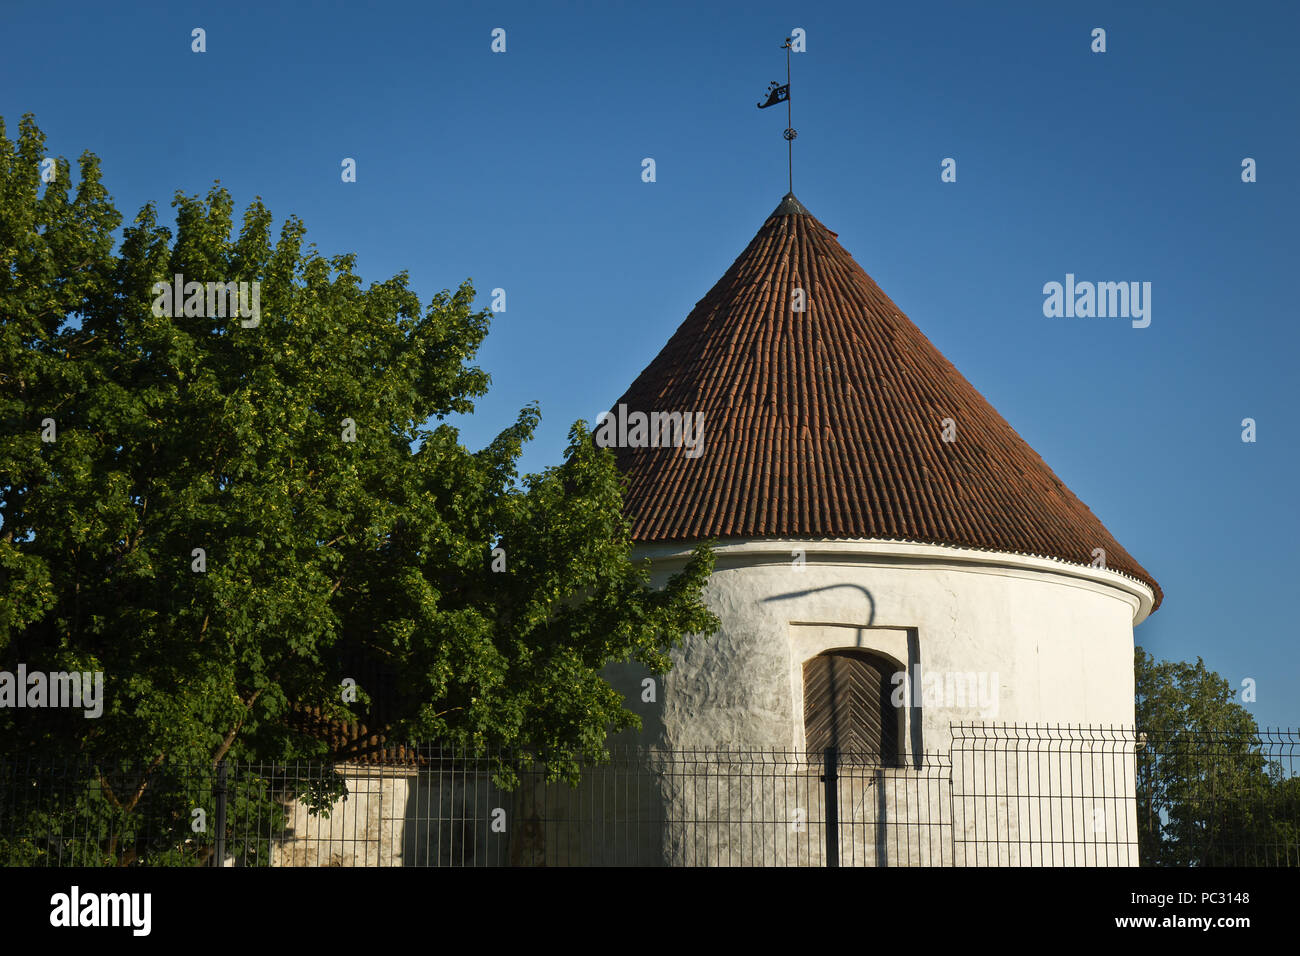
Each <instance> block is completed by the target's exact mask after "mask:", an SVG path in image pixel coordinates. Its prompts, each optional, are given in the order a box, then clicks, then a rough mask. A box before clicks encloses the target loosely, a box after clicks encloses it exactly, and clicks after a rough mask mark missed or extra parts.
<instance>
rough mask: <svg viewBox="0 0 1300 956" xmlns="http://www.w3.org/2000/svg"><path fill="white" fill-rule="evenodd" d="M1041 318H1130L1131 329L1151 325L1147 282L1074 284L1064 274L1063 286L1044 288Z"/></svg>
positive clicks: (1071, 276)
mask: <svg viewBox="0 0 1300 956" xmlns="http://www.w3.org/2000/svg"><path fill="white" fill-rule="evenodd" d="M1043 295H1044V296H1046V298H1045V299H1044V300H1043V315H1045V316H1047V317H1048V318H1049V319H1059V318H1062V317H1064V318H1067V319H1074V318H1079V319H1090V318H1094V317H1095V318H1098V319H1108V318H1114V319H1132V320H1133V328H1135V329H1145V328H1146V327H1147V326H1148V325H1150V324H1151V283H1150V282H1075V281H1074V273H1073V272H1067V273H1066V274H1065V284H1064V285H1062V284H1061V283H1060V282H1048V283H1047V284H1046V285H1044V286H1043Z"/></svg>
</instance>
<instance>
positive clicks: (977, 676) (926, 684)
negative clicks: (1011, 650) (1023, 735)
mask: <svg viewBox="0 0 1300 956" xmlns="http://www.w3.org/2000/svg"><path fill="white" fill-rule="evenodd" d="M890 683H891V684H893V685H894V690H893V693H892V694H891V695H890V698H889V702H890V703H891V704H893V705H894V706H895V707H906V706H908V705H909V704H910V705H911V706H913V707H972V708H978V709H979V712H980V716H981V717H985V718H988V717H996V716H997V714H998V696H999V695H998V690H999V686H998V672H997V671H992V672H990V671H922V669H921V665H920V664H914V665H912V673H911V680H910V681H908V673H907V671H895V672H894V674H893V676H892V677H891V678H890ZM909 684H910V686H909ZM909 696H910V697H911V700H910V701H909V700H908V697H909Z"/></svg>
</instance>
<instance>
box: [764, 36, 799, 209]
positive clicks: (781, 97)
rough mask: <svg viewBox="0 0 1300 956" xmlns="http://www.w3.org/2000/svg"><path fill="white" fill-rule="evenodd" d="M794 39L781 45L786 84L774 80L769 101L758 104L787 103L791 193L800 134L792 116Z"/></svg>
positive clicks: (789, 39) (768, 97) (786, 122)
mask: <svg viewBox="0 0 1300 956" xmlns="http://www.w3.org/2000/svg"><path fill="white" fill-rule="evenodd" d="M793 41H794V38H793V37H786V38H785V43H784V44H783V45H782V47H781V49H783V50H785V86H777V85H776V80H773V81H772V82H771V83H769V84H768V87H767V102H766V103H759V104H758V108H759V109H760V110H765V109H767V108H768V107H769V106H775V105H776V104H777V103H782V102H784V103H785V142H786V146H787V147H788V151H789V165H790V194H791V195H793V194H794V138H795V137H796V136H798V135H799V134H798V133H796V132H795V131H794V124H793V122H792V121H791V118H790V48H791V44H792V43H793Z"/></svg>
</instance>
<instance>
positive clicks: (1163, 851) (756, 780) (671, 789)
mask: <svg viewBox="0 0 1300 956" xmlns="http://www.w3.org/2000/svg"><path fill="white" fill-rule="evenodd" d="M1297 745H1300V732H1297V731H1293V730H1288V731H1266V732H1263V733H1261V734H1257V735H1255V736H1253V737H1251V738H1226V737H1213V736H1205V735H1199V736H1198V735H1187V734H1183V735H1156V734H1143V733H1135V732H1134V731H1132V730H1131V729H1123V728H1101V727H1098V728H1089V727H1077V726H1075V727H1063V726H1058V727H1045V726H1032V725H1002V724H955V725H953V726H952V727H951V746H950V748H949V749H948V750H947V751H946V752H938V753H928V754H920V755H902V756H901V757H900V758H899V759H898V760H897V761H890V762H889V763H888V764H885V763H882V762H881V761H880V760H879V759H874V760H873V759H870V758H869V757H868V756H867V755H863V754H844V753H837V752H835V751H834V750H831V751H827V752H823V753H812V754H810V753H802V752H794V751H789V752H780V751H777V752H772V751H766V752H757V751H721V750H719V751H663V750H653V749H644V748H626V749H616V750H614V751H613V752H612V753H611V756H610V759H609V761H608V762H606V763H603V764H601V765H599V766H594V767H587V768H585V769H584V770H583V772H582V774H581V778H580V780H579V782H578V783H577V785H576V786H571V785H570V784H569V783H567V782H565V781H563V780H553V779H549V778H548V775H547V771H546V768H545V767H544V766H541V765H539V764H537V763H536V762H534V761H532V760H530V759H528V758H526V757H521V756H520V755H517V754H513V753H508V752H500V751H485V752H479V753H466V752H462V751H456V750H453V749H447V748H435V747H425V748H420V749H419V750H418V751H417V752H416V753H417V754H418V759H417V760H415V761H413V762H408V763H405V764H402V765H394V766H364V767H362V766H347V765H341V766H333V765H327V764H308V763H299V764H287V765H285V764H258V763H236V762H227V763H223V764H221V765H219V766H216V767H213V766H205V767H180V766H176V765H173V764H169V763H167V762H159V763H158V764H156V765H154V766H152V767H148V768H143V769H138V770H135V769H132V768H124V767H119V768H113V769H111V770H110V769H106V768H103V767H97V766H93V765H90V764H87V763H84V762H80V761H71V760H69V761H40V762H35V761H16V760H4V759H0V862H3V863H5V864H8V865H20V866H67V865H80V866H120V865H149V866H167V865H180V866H184V865H210V866H213V865H224V866H570V865H637V866H655V865H660V866H662V865H669V866H826V865H841V866H953V865H956V866H1059V865H1068V866H1134V865H1138V864H1143V865H1169V866H1189V865H1229V866H1233V865H1235V866H1242V865H1297V864H1300V778H1298V777H1297V776H1296V773H1295V771H1296V761H1295V758H1296V748H1297ZM511 778H513V779H511Z"/></svg>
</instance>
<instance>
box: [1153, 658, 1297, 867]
mask: <svg viewBox="0 0 1300 956" xmlns="http://www.w3.org/2000/svg"><path fill="white" fill-rule="evenodd" d="M1135 668H1136V688H1137V700H1136V708H1137V726H1138V730H1139V731H1140V732H1141V734H1142V737H1141V740H1142V743H1141V746H1140V748H1139V750H1138V760H1137V795H1138V832H1139V855H1140V859H1141V861H1142V863H1143V864H1144V865H1147V866H1243V865H1256V864H1269V865H1277V864H1284V863H1289V864H1291V865H1295V864H1298V863H1300V839H1298V832H1297V826H1296V824H1297V819H1298V816H1297V812H1298V810H1300V800H1298V799H1297V798H1298V797H1300V782H1298V781H1297V779H1296V778H1294V777H1290V776H1288V775H1287V768H1285V767H1284V766H1282V764H1280V763H1279V762H1277V761H1276V760H1272V759H1270V756H1269V753H1268V752H1267V749H1266V742H1265V741H1263V740H1261V737H1260V733H1259V728H1258V727H1257V726H1256V724H1255V720H1254V718H1253V717H1252V716H1251V715H1250V712H1249V711H1247V710H1246V709H1245V708H1244V707H1242V706H1241V705H1240V704H1239V703H1237V702H1236V699H1235V698H1236V693H1235V691H1234V689H1233V687H1232V685H1231V684H1230V683H1229V682H1228V681H1227V680H1225V679H1224V678H1223V677H1221V676H1220V675H1219V674H1216V673H1215V672H1213V671H1211V670H1209V669H1208V668H1206V666H1205V664H1204V662H1203V661H1202V660H1201V659H1200V658H1199V657H1198V658H1197V659H1196V663H1195V664H1188V663H1185V662H1181V661H1173V662H1171V661H1156V660H1155V659H1154V658H1152V657H1151V656H1150V655H1148V654H1147V653H1146V652H1145V651H1143V650H1142V648H1140V647H1139V648H1137V653H1136V657H1135Z"/></svg>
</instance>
